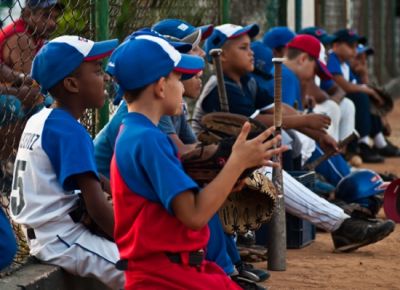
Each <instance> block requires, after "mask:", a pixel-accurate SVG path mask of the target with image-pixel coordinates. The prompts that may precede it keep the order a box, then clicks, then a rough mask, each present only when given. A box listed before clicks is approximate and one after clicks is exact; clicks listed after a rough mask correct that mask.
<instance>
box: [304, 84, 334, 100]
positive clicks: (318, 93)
mask: <svg viewBox="0 0 400 290" xmlns="http://www.w3.org/2000/svg"><path fill="white" fill-rule="evenodd" d="M307 94H308V95H310V96H313V97H314V99H315V101H316V102H317V104H320V103H323V102H324V101H326V100H328V99H329V95H328V94H327V93H326V92H325V91H323V90H321V88H320V87H319V86H317V85H316V83H315V82H314V80H312V81H310V82H309V83H308V85H307Z"/></svg>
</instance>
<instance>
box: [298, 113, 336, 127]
mask: <svg viewBox="0 0 400 290" xmlns="http://www.w3.org/2000/svg"><path fill="white" fill-rule="evenodd" d="M304 118H306V120H305V124H306V126H307V127H308V128H310V129H315V130H326V129H328V128H329V126H330V125H331V118H329V117H328V116H326V115H323V114H314V113H312V114H307V115H304Z"/></svg>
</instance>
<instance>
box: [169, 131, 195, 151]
mask: <svg viewBox="0 0 400 290" xmlns="http://www.w3.org/2000/svg"><path fill="white" fill-rule="evenodd" d="M168 136H169V137H170V138H171V139H172V141H173V142H174V143H175V145H176V147H177V148H178V152H179V154H180V155H183V154H185V153H187V152H189V151H191V150H193V149H194V148H195V147H196V143H194V144H184V143H183V142H182V140H181V139H180V138H179V136H178V135H177V134H169V135H168Z"/></svg>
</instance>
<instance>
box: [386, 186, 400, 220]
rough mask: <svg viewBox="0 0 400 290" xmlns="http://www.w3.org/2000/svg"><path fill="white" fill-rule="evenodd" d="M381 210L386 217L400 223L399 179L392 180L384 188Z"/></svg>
mask: <svg viewBox="0 0 400 290" xmlns="http://www.w3.org/2000/svg"><path fill="white" fill-rule="evenodd" d="M383 210H384V211H385V215H386V217H387V218H389V219H391V220H393V221H395V222H396V223H400V179H396V180H394V181H393V182H392V183H390V184H389V186H388V187H387V189H386V190H385V194H384V197H383Z"/></svg>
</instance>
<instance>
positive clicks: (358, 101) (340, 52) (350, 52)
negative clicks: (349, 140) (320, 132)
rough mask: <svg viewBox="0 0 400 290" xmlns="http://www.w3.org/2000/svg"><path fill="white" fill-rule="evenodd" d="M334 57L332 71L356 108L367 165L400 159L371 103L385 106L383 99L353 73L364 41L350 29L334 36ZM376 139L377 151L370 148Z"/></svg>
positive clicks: (331, 65) (360, 144)
mask: <svg viewBox="0 0 400 290" xmlns="http://www.w3.org/2000/svg"><path fill="white" fill-rule="evenodd" d="M334 37H335V38H334V40H333V45H332V53H331V54H330V55H329V58H328V69H329V71H330V72H331V73H332V75H333V79H334V80H335V82H336V83H337V84H338V85H339V86H340V87H341V88H342V89H343V90H344V91H345V92H346V93H347V97H348V98H349V99H351V100H352V101H353V102H354V104H355V106H356V129H357V131H358V133H359V134H360V139H359V141H358V144H357V145H358V149H353V150H358V151H359V154H360V156H361V158H362V160H363V161H364V162H367V163H379V162H383V161H384V156H386V157H391V156H399V155H400V150H399V149H398V148H397V147H395V146H390V145H389V144H388V143H387V142H386V140H385V138H384V136H383V133H382V122H381V120H380V119H379V117H378V116H375V115H373V114H371V113H370V106H371V104H370V102H371V99H373V100H374V101H376V102H377V103H378V104H380V103H381V102H382V99H381V98H380V97H379V95H378V94H377V93H376V92H375V91H374V90H373V89H371V88H370V87H368V86H367V84H358V83H357V80H356V79H355V78H354V74H353V72H352V71H351V68H350V65H349V61H350V60H351V59H352V58H354V57H355V56H356V48H357V44H358V41H359V39H360V37H359V36H358V35H357V34H356V33H355V32H354V31H352V30H350V29H341V30H338V31H336V32H335V33H334ZM370 138H372V139H373V143H374V145H375V146H376V147H377V150H374V149H373V148H372V147H371V146H370V144H369V143H370Z"/></svg>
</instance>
